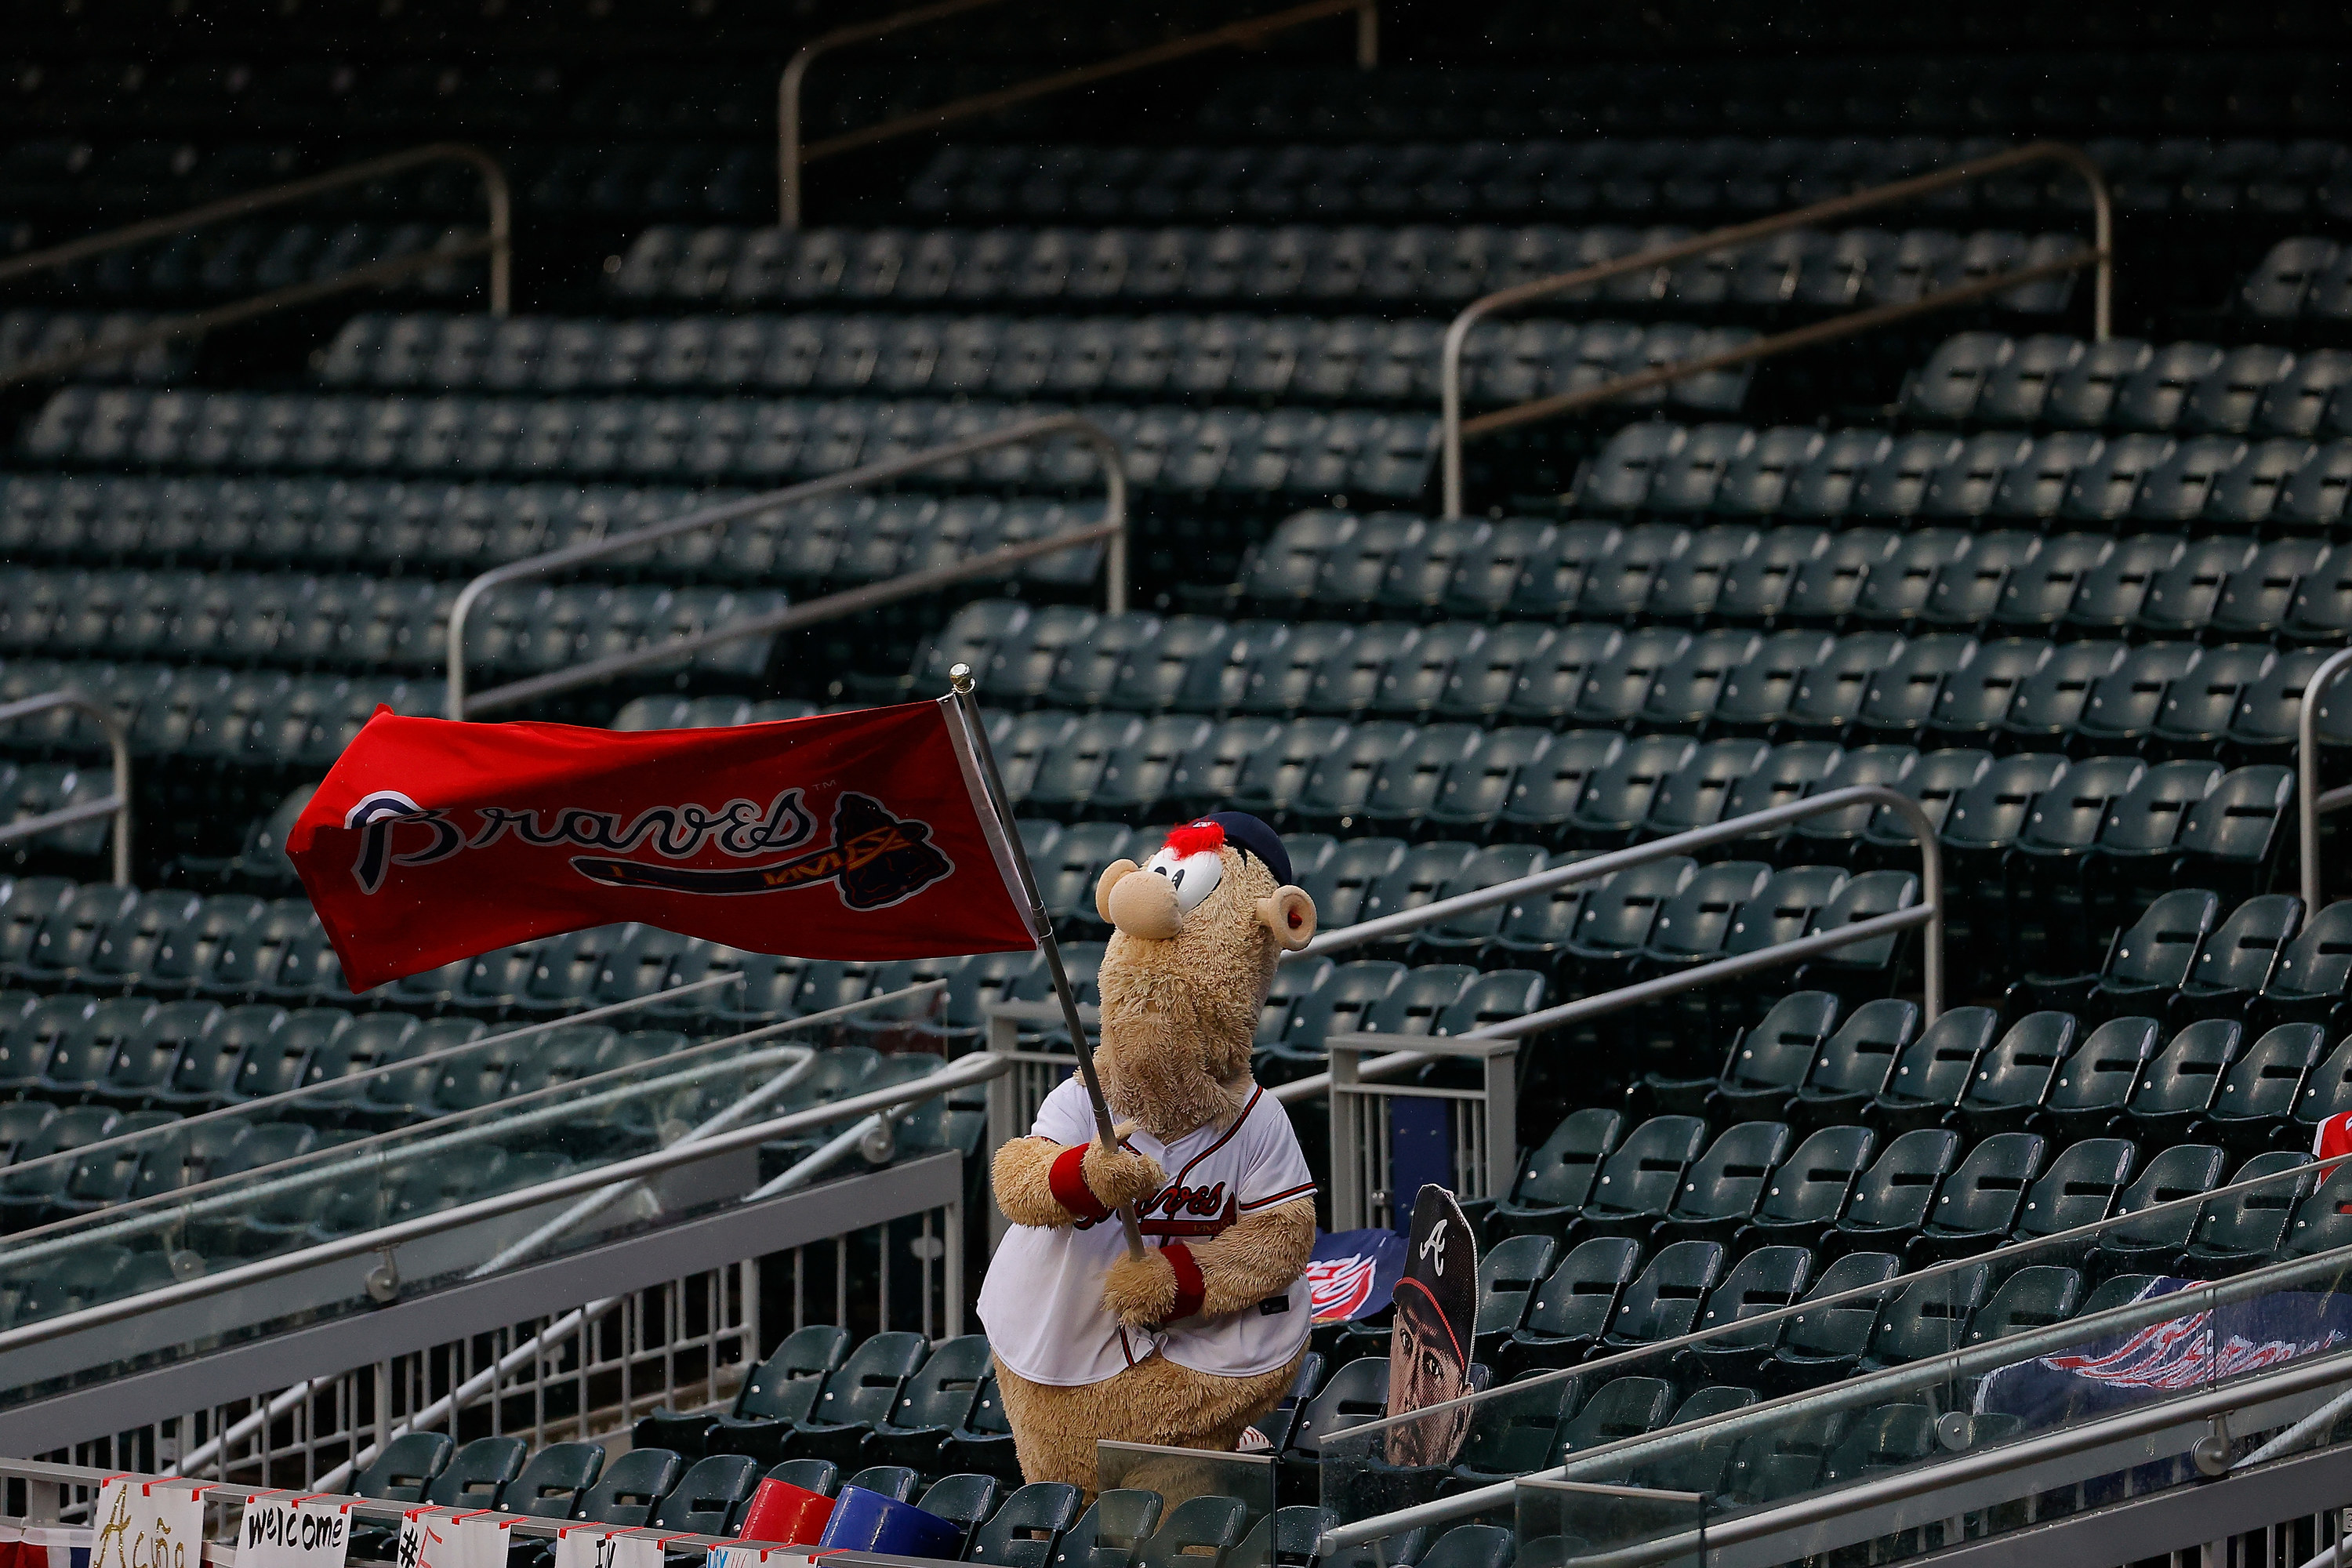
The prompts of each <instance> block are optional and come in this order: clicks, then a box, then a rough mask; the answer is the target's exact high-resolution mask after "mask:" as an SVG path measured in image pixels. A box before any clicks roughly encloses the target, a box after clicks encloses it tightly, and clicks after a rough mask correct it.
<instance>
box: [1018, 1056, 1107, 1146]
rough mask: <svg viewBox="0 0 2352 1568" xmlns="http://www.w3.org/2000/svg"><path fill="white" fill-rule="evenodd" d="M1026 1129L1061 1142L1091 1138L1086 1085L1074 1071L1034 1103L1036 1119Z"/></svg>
mask: <svg viewBox="0 0 2352 1568" xmlns="http://www.w3.org/2000/svg"><path fill="white" fill-rule="evenodd" d="M1029 1133H1030V1136H1032V1137H1034V1138H1051V1139H1052V1140H1053V1141H1054V1142H1056V1143H1063V1144H1069V1143H1091V1142H1094V1141H1095V1116H1094V1108H1093V1107H1092V1106H1091V1105H1089V1104H1088V1103H1087V1089H1086V1085H1084V1084H1082V1083H1080V1082H1079V1081H1078V1079H1077V1075H1076V1073H1073V1074H1071V1075H1070V1076H1069V1077H1068V1078H1066V1079H1063V1080H1062V1081H1061V1084H1060V1086H1059V1087H1057V1088H1056V1089H1055V1090H1054V1091H1053V1092H1052V1093H1051V1094H1048V1095H1047V1096H1046V1097H1045V1102H1044V1103H1043V1104H1041V1105H1039V1106H1038V1107H1037V1120H1036V1121H1034V1122H1032V1123H1031V1124H1030V1127H1029Z"/></svg>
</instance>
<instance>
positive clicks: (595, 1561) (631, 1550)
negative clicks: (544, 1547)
mask: <svg viewBox="0 0 2352 1568" xmlns="http://www.w3.org/2000/svg"><path fill="white" fill-rule="evenodd" d="M555 1568H662V1549H661V1537H660V1536H659V1535H656V1534H654V1533H651V1532H649V1531H636V1530H601V1531H600V1530H593V1529H591V1528H589V1527H587V1526H585V1525H578V1524H575V1525H571V1526H568V1527H567V1528H566V1529H565V1530H564V1531H562V1533H561V1534H559V1535H557V1536H556V1538H555Z"/></svg>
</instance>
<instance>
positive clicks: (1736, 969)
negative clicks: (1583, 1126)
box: [1272, 784, 1944, 1104]
mask: <svg viewBox="0 0 2352 1568" xmlns="http://www.w3.org/2000/svg"><path fill="white" fill-rule="evenodd" d="M1856 805H1877V806H1884V807H1886V808H1889V809H1891V810H1893V811H1895V813H1897V814H1898V815H1900V816H1903V817H1904V818H1905V819H1906V821H1907V822H1909V823H1910V825H1911V831H1912V836H1913V837H1915V838H1916V839H1917V841H1918V845H1919V901H1918V902H1917V903H1916V904H1914V905H1912V906H1911V907H1910V908H1909V909H1906V910H1895V911H1894V912H1893V913H1891V914H1884V915H1875V916H1873V917H1872V918H1871V919H1869V920H1866V921H1855V922H1854V923H1853V924H1852V925H1850V926H1847V927H1844V928H1843V929H1842V930H1839V931H1821V932H1817V933H1815V934H1814V935H1811V936H1805V937H1799V938H1797V939H1796V940H1795V941H1793V942H1780V943H1778V944H1776V945H1774V946H1771V947H1766V948H1759V949H1758V950H1757V951H1756V952H1748V953H1741V954H1740V955H1738V957H1735V958H1723V959H1717V960H1716V961H1714V962H1713V963H1696V964H1692V965H1690V966H1689V967H1688V968H1685V969H1679V970H1676V971H1675V972H1674V973H1670V974H1664V975H1660V976H1659V977H1657V978H1656V979H1654V980H1645V981H1643V982H1642V983H1641V984H1637V985H1627V986H1623V987H1621V988H1619V989H1618V990H1615V991H1604V992H1601V993H1600V994H1597V995H1592V996H1584V997H1580V998H1578V999H1577V1000H1576V1001H1573V1002H1563V1003H1561V1004H1560V1005H1559V1006H1557V1007H1547V1008H1544V1009H1543V1010H1542V1011H1540V1012H1536V1013H1529V1014H1527V1015H1526V1016H1522V1017H1517V1018H1508V1019H1505V1020H1503V1021H1502V1022H1500V1023H1495V1024H1488V1025H1486V1026H1484V1027H1482V1028H1477V1029H1471V1030H1467V1031H1465V1032H1464V1033H1463V1034H1462V1035H1459V1036H1457V1037H1456V1038H1458V1039H1470V1040H1507V1039H1516V1038H1517V1037H1520V1036H1523V1035H1532V1034H1537V1033H1539V1032H1541V1031H1543V1030H1545V1029H1552V1028H1558V1027H1559V1026H1561V1025H1563V1024H1575V1023H1581V1022H1583V1021H1584V1020H1585V1019H1587V1018H1592V1017H1598V1016H1601V1015H1603V1014H1607V1013H1613V1012H1617V1011H1619V1010H1621V1009H1622V1008H1625V1007H1631V1006H1635V1005H1639V1004H1641V1003H1643V1002H1648V1001H1652V1000H1654V999H1655V998H1657V997H1659V996H1665V995H1671V994H1674V993H1675V992H1677V991H1687V990H1692V989H1695V988H1696V987H1698V986H1701V985H1706V984H1711V983H1712V982H1714V981H1717V980H1728V979H1732V978H1734V977H1736V976H1738V975H1741V974H1748V973H1754V972H1756V971H1758V970H1761V969H1769V968H1773V967H1777V966H1778V965H1780V964H1782V963H1795V962H1796V961H1797V960H1799V959H1801V958H1809V957H1811V956H1812V955H1813V954H1815V953H1818V952H1829V951H1832V949H1835V948H1839V947H1845V946H1849V945H1852V944H1853V943H1855V942H1868V941H1871V940H1873V939H1874V938H1876V937H1880V936H1885V935H1888V934H1890V933H1893V932H1895V931H1908V930H1910V929H1911V928H1913V927H1914V926H1926V927H1927V938H1926V940H1925V942H1923V944H1922V946H1923V948H1924V951H1923V952H1922V953H1921V956H1920V965H1919V967H1920V1013H1921V1016H1922V1022H1923V1024H1932V1023H1934V1022H1935V1021H1936V1019H1937V1017H1939V1016H1941V1015H1942V1013H1943V1011H1944V856H1943V846H1942V844H1941V843H1940V842H1939V841H1938V839H1937V836H1936V825H1935V823H1934V822H1933V821H1932V820H1930V818H1929V817H1928V816H1927V810H1926V808H1924V807H1923V806H1921V805H1920V804H1919V803H1918V802H1917V801H1916V800H1913V799H1912V798H1911V797H1910V796H1909V795H1905V794H1903V793H1902V792H1901V791H1900V790H1895V789H1889V788H1887V787H1886V786H1885V784H1848V785H1846V786H1845V787H1843V788H1842V789H1833V790H1824V791H1823V792H1822V793H1821V794H1820V795H1807V796H1805V797H1804V798H1803V799H1801V800H1792V801H1790V802H1789V803H1787V804H1786V805H1774V806H1767V807H1766V808H1765V809H1764V810H1762V811H1755V812H1749V813H1748V814H1747V815H1746V816H1735V817H1732V818H1730V819H1729V820H1727V821H1724V822H1718V823H1716V824H1715V825H1714V826H1708V827H1694V828H1692V829H1690V830H1689V831H1688V832H1685V833H1677V834H1675V835H1673V836H1672V837H1666V838H1660V839H1655V840H1654V841H1652V842H1650V843H1648V844H1637V845H1635V846H1634V847H1632V848H1630V849H1612V850H1611V851H1610V852H1609V853H1607V854H1605V855H1595V856H1593V857H1591V858H1589V859H1583V860H1577V861H1572V862H1570V864H1568V865H1566V866H1555V867H1553V868H1551V869H1550V870H1548V871H1538V872H1536V873H1535V874H1534V875H1532V876H1528V877H1519V878H1516V879H1512V880H1511V881H1508V882H1497V883H1496V884H1495V885H1494V886H1493V887H1491V888H1480V889H1476V890H1475V891H1473V892H1467V893H1457V894H1456V895H1454V897H1453V898H1450V899H1440V900H1436V901H1435V902H1434V903H1427V904H1423V905H1422V906H1420V907H1419V908H1418V909H1411V910H1398V911H1397V912H1396V913H1394V914H1392V915H1381V916H1378V917H1376V918H1375V919H1372V920H1369V921H1360V922H1358V923H1357V924H1355V925H1350V926H1341V927H1339V929H1338V930H1336V931H1325V932H1320V933H1318V935H1317V936H1316V938H1315V940H1314V941H1313V942H1309V943H1308V944H1307V946H1306V947H1305V948H1304V949H1302V950H1301V951H1300V952H1298V953H1296V954H1290V955H1288V956H1292V957H1315V956H1319V955H1321V954H1323V953H1328V952H1337V951H1339V950H1340V949H1343V948H1349V947H1356V946H1360V945H1361V944H1362V943H1364V942H1376V941H1379V940H1380V939H1381V938H1383V937H1389V936H1393V935H1396V934H1397V933H1399V932H1401V931H1412V930H1415V929H1417V928H1419V927H1422V926H1426V925H1434V924H1437V923H1438V922H1440V921H1448V920H1451V919H1453V918H1454V916H1456V915H1466V914H1469V913H1471V912H1473V911H1474V910H1483V909H1488V908H1491V907H1492V906H1494V905H1496V904H1501V903H1508V902H1510V901H1512V900H1516V899H1523V898H1527V897H1529V896H1530V895H1533V894H1536V893H1548V892H1550V891H1551V890H1552V889H1556V888H1568V887H1573V886H1575V885H1576V884H1577V883H1579V882H1590V881H1594V880H1597V879H1600V878H1602V877H1607V876H1612V875H1614V874H1615V873H1616V872H1619V871H1622V870H1624V869H1626V868H1629V867H1633V866H1642V865H1647V864H1648V863H1649V862H1651V861H1653V860H1666V859H1672V858H1674V857H1675V856H1677V855H1680V854H1683V853H1685V852H1686V851H1689V850H1694V849H1705V848H1707V847H1711V846H1714V845H1717V844H1727V843H1729V842H1731V841H1733V840H1735V839H1740V838H1747V837H1752V836H1753V835H1755V834H1758V833H1762V832H1766V831H1769V829H1772V828H1775V827H1780V826H1785V825H1787V824H1789V823H1791V822H1801V821H1803V820H1804V819H1805V818H1806V817H1809V816H1822V815H1823V814H1825V813H1828V812H1832V811H1843V810H1845V809H1847V808H1848V807H1850V806H1856ZM1436 1059H1437V1058H1435V1057H1433V1056H1431V1055H1429V1054H1427V1053H1425V1052H1422V1051H1413V1050H1401V1051H1391V1052H1390V1053H1389V1054H1388V1055H1386V1056H1381V1057H1373V1058H1370V1059H1369V1060H1367V1061H1365V1062H1364V1063H1363V1064H1362V1065H1361V1066H1360V1067H1359V1068H1357V1076H1358V1077H1360V1078H1370V1079H1379V1078H1392V1077H1394V1076H1395V1075H1396V1074H1398V1073H1401V1072H1406V1071H1409V1070H1411V1069H1412V1068H1416V1067H1422V1066H1424V1065H1426V1064H1428V1063H1429V1062H1432V1061H1434V1060H1436ZM1330 1088H1331V1075H1330V1074H1329V1073H1328V1072H1320V1073H1316V1074H1314V1075H1312V1076H1310V1077H1307V1078H1301V1079H1292V1080H1291V1081H1290V1082H1288V1083H1286V1084H1283V1085H1281V1086H1279V1087H1278V1088H1276V1089H1274V1090H1272V1093H1273V1095H1274V1097H1275V1099H1276V1100H1280V1101H1282V1102H1284V1103H1286V1104H1287V1103H1289V1102H1291V1101H1294V1100H1314V1099H1316V1098H1318V1097H1319V1096H1321V1095H1324V1094H1326V1093H1328V1092H1329V1090H1330Z"/></svg>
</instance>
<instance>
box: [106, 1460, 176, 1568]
mask: <svg viewBox="0 0 2352 1568" xmlns="http://www.w3.org/2000/svg"><path fill="white" fill-rule="evenodd" d="M204 1490H205V1487H203V1486H201V1485H196V1486H191V1485H190V1484H189V1483H188V1482H186V1481H130V1480H112V1481H109V1482H107V1483H106V1484H105V1485H104V1486H102V1487H100V1489H99V1490H98V1509H97V1511H96V1512H95V1513H93V1514H92V1515H91V1518H93V1519H94V1520H96V1521H97V1533H96V1535H95V1536H94V1537H93V1538H92V1540H91V1542H90V1549H89V1568H204V1561H205V1505H204V1503H203V1501H202V1500H201V1499H200V1497H199V1495H198V1494H200V1493H201V1492H203V1491H204Z"/></svg>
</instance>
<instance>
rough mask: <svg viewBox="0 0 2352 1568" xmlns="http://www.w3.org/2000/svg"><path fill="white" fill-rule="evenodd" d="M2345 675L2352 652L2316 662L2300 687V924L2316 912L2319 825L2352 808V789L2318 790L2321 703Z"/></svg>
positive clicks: (2341, 651)
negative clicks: (2328, 816)
mask: <svg viewBox="0 0 2352 1568" xmlns="http://www.w3.org/2000/svg"><path fill="white" fill-rule="evenodd" d="M2347 669H2352V647H2344V648H2337V649H2336V651H2335V652H2334V653H2331V654H2329V655H2328V656H2327V657H2326V658H2324V659H2322V660H2320V661H2319V668H2317V669H2315V670H2313V671H2312V672H2311V679H2309V680H2306V681H2305V682H2304V683H2303V700H2302V702H2301V704H2300V705H2299V706H2298V707H2297V709H2296V710H2295V717H2294V771H2295V780H2294V788H2295V795H2296V797H2297V798H2296V800H2295V805H2294V814H2295V826H2296V829H2297V833H2296V837H2298V838H2299V839H2300V840H2301V842H2300V843H2298V844H2297V845H2296V851H2297V853H2298V855H2299V857H2300V861H2299V867H2300V869H2301V871H2302V879H2301V881H2300V883H2299V886H2300V888H2301V889H2302V892H2303V918H2304V919H2305V920H2309V919H2310V918H2311V917H2312V916H2314V915H2315V914H2317V913H2318V912H2319V889H2320V876H2319V819H2320V817H2321V816H2323V815H2325V814H2326V813H2327V812H2331V811H2341V810H2343V809H2344V808H2345V807H2346V806H2347V805H2352V784H2347V785H2346V786H2344V787H2343V788H2341V789H2332V790H2328V791H2326V793H2324V794H2323V793H2322V792H2321V790H2320V788H2319V721H2320V720H2322V719H2324V718H2326V716H2327V710H2326V708H2325V707H2323V706H2321V700H2322V699H2323V698H2325V697H2326V695H2327V689H2328V688H2329V687H2331V686H2333V685H2335V684H2336V680H2337V679H2339V678H2340V677H2341V676H2342V675H2343V674H2344V672H2345V671H2346V670H2347Z"/></svg>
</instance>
